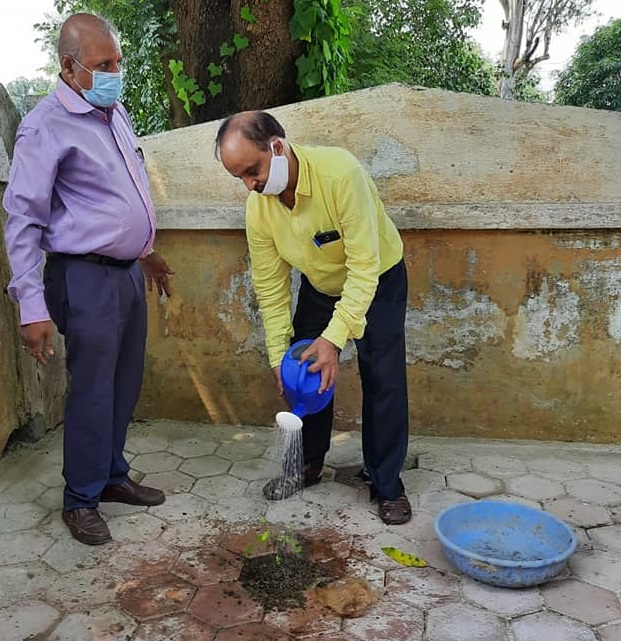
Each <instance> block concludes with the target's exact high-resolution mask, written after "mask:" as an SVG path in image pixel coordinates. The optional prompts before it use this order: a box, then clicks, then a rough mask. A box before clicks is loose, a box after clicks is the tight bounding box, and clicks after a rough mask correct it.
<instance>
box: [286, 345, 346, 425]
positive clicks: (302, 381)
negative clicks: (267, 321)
mask: <svg viewBox="0 0 621 641" xmlns="http://www.w3.org/2000/svg"><path fill="white" fill-rule="evenodd" d="M312 343H313V341H312V340H308V339H305V340H301V341H298V342H297V343H294V344H293V345H291V347H290V348H289V349H288V350H287V352H286V354H285V355H284V356H283V358H282V361H281V363H280V378H281V380H282V386H283V389H284V392H285V399H286V400H287V403H288V404H289V407H291V413H292V414H295V415H296V416H299V417H300V418H301V417H302V416H306V415H307V414H315V413H316V412H320V411H321V410H322V409H323V408H324V407H326V405H328V403H329V402H330V401H331V400H332V397H333V396H334V385H332V386H331V387H329V388H328V389H327V390H325V391H324V392H323V393H321V394H319V393H318V390H319V386H320V385H321V372H309V371H308V367H309V365H312V363H313V362H314V361H313V359H309V360H307V361H304V362H303V363H302V362H300V356H301V355H302V353H303V352H304V351H305V350H306V349H308V346H309V345H311V344H312Z"/></svg>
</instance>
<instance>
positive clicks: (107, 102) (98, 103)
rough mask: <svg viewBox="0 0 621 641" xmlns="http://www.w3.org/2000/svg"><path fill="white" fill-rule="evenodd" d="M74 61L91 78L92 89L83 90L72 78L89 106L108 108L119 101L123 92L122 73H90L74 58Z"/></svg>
mask: <svg viewBox="0 0 621 641" xmlns="http://www.w3.org/2000/svg"><path fill="white" fill-rule="evenodd" d="M74 61H75V62H77V63H78V64H79V65H80V67H82V69H84V71H88V73H90V74H91V76H93V87H92V89H84V87H81V86H80V85H79V84H78V81H77V80H75V78H74V82H75V84H76V85H78V87H79V88H80V91H81V92H82V95H83V96H84V98H85V99H86V100H87V101H88V102H90V103H91V105H93V106H94V107H110V106H111V105H113V104H114V103H115V102H116V101H117V100H118V99H119V97H120V95H121V91H123V74H122V73H110V72H107V71H91V70H90V69H87V68H86V67H85V66H84V65H83V64H82V63H81V62H79V61H78V60H76V59H75V58H74Z"/></svg>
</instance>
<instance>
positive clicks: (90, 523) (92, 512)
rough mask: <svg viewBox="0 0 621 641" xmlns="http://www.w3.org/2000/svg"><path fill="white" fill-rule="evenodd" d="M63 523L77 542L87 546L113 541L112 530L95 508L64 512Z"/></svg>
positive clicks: (81, 508)
mask: <svg viewBox="0 0 621 641" xmlns="http://www.w3.org/2000/svg"><path fill="white" fill-rule="evenodd" d="M63 521H64V522H65V523H66V524H67V527H68V528H69V531H70V532H71V535H72V536H73V538H74V539H76V541H80V543H85V544H86V545H101V544H102V543H107V542H108V541H111V540H112V537H111V536H110V530H109V529H108V526H107V525H106V523H105V521H104V520H103V519H102V518H101V514H99V512H98V511H97V510H96V509H95V508H94V507H80V508H77V509H76V510H63Z"/></svg>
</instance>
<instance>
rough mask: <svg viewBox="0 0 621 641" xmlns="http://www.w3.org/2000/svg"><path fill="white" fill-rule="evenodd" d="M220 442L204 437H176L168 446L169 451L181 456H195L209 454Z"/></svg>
mask: <svg viewBox="0 0 621 641" xmlns="http://www.w3.org/2000/svg"><path fill="white" fill-rule="evenodd" d="M217 447H218V444H217V443H216V442H215V441H209V440H207V439H204V438H199V437H193V438H182V439H176V440H174V441H172V442H171V444H170V445H169V446H168V451H169V452H171V453H172V454H176V455H177V456H180V457H181V458H194V457H195V456H208V455H209V454H213V453H214V452H215V451H216V448H217Z"/></svg>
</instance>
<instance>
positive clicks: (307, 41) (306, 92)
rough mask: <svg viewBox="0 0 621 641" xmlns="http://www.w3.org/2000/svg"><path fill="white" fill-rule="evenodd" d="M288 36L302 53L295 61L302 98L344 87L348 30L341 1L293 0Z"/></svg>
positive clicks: (348, 38) (341, 89)
mask: <svg viewBox="0 0 621 641" xmlns="http://www.w3.org/2000/svg"><path fill="white" fill-rule="evenodd" d="M293 7H294V14H293V18H292V19H291V22H290V24H289V29H290V32H291V37H292V38H293V40H294V41H296V40H300V41H302V43H303V45H304V52H303V53H302V55H301V56H300V57H299V58H298V59H297V60H296V63H295V64H296V66H297V68H298V75H297V83H298V87H299V88H300V91H301V93H302V97H303V98H316V97H318V96H329V95H331V94H335V93H340V92H342V91H345V90H346V89H347V67H348V64H349V63H350V62H351V57H350V55H349V48H350V37H351V29H350V22H349V17H348V15H347V14H346V12H345V11H343V9H342V7H341V0H294V2H293Z"/></svg>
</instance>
